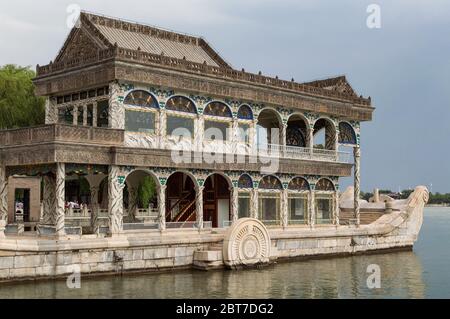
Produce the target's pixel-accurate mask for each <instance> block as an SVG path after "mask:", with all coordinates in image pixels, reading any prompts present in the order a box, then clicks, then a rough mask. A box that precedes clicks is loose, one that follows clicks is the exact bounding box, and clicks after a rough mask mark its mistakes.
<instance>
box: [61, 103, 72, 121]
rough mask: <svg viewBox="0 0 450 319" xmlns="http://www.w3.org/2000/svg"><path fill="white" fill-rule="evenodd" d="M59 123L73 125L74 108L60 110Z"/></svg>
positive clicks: (67, 107)
mask: <svg viewBox="0 0 450 319" xmlns="http://www.w3.org/2000/svg"><path fill="white" fill-rule="evenodd" d="M58 123H62V124H70V125H72V124H73V106H65V107H60V108H58Z"/></svg>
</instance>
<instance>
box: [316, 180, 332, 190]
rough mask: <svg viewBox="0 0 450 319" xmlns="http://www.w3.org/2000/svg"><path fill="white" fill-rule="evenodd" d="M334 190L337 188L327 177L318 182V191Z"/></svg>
mask: <svg viewBox="0 0 450 319" xmlns="http://www.w3.org/2000/svg"><path fill="white" fill-rule="evenodd" d="M334 190H335V189H334V185H333V183H332V182H331V181H330V180H329V179H327V178H322V179H321V180H319V181H318V182H317V184H316V191H334Z"/></svg>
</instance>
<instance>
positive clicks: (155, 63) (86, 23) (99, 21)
mask: <svg viewBox="0 0 450 319" xmlns="http://www.w3.org/2000/svg"><path fill="white" fill-rule="evenodd" d="M78 22H79V24H78V25H77V26H76V27H74V28H73V29H72V31H71V32H70V34H69V36H68V37H67V40H66V42H65V44H64V46H63V47H62V49H61V50H60V52H59V54H58V56H57V57H56V59H55V61H54V62H50V64H48V65H45V66H39V65H38V66H37V68H36V71H37V77H36V79H35V84H36V83H42V85H41V91H40V92H47V93H46V94H48V92H50V91H52V92H53V91H55V90H56V89H55V88H54V86H53V85H50V84H49V82H48V81H49V80H48V78H51V77H53V76H60V75H61V74H63V73H66V72H68V71H69V70H70V71H72V70H76V69H83V68H87V67H91V66H97V65H109V67H111V65H114V63H117V62H124V63H132V64H139V65H148V66H152V67H157V68H162V69H168V70H175V71H180V72H183V73H186V74H195V75H196V76H198V75H201V76H205V78H209V79H212V78H214V79H220V80H226V81H230V82H233V83H238V82H239V83H245V84H250V85H256V86H258V87H264V88H268V89H275V90H277V91H278V92H280V91H281V90H284V91H286V92H291V93H300V94H304V95H308V96H312V97H320V98H327V99H332V100H335V101H339V102H347V103H348V102H350V103H351V104H353V105H355V106H358V107H362V108H365V109H367V112H372V111H373V108H372V106H371V99H370V98H363V97H362V96H358V95H357V94H356V93H355V91H354V90H353V88H352V87H351V86H350V84H349V83H348V82H347V80H346V78H345V76H340V77H335V78H329V79H325V80H319V81H314V82H307V83H298V82H295V81H294V80H293V79H292V80H291V81H286V80H282V79H279V78H278V77H269V76H265V75H262V74H261V72H259V73H258V74H254V73H250V72H246V71H245V70H244V69H242V70H236V69H233V68H232V67H231V66H230V65H229V64H228V63H227V62H226V61H225V60H224V59H223V58H222V57H221V56H220V55H219V54H218V53H217V52H216V51H214V50H213V49H212V47H211V46H210V45H208V43H207V42H206V41H205V40H204V39H203V38H200V37H195V36H191V35H186V34H182V33H176V32H172V31H167V30H163V29H159V28H156V27H152V26H148V25H144V24H138V23H135V22H128V21H124V20H119V19H115V18H109V17H104V16H100V15H96V14H92V13H86V12H82V13H81V15H80V19H79V21H78ZM113 72H115V71H111V72H109V73H108V79H109V78H110V77H111V76H112V77H114V76H115V73H113ZM111 74H112V75H111ZM91 77H92V79H91V80H92V81H94V80H95V79H96V78H97V77H99V75H97V74H94V73H92V74H91ZM81 80H82V81H84V78H83V79H81ZM81 80H80V81H81ZM45 81H47V82H45ZM50 81H51V80H50ZM74 81H75V79H73V81H72V82H74ZM58 83H59V82H58ZM58 83H56V82H55V85H57V86H58V88H59V87H60V84H58ZM41 94H43V95H45V93H41ZM364 112H366V111H364ZM364 118H366V117H364Z"/></svg>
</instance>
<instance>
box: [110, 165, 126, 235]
mask: <svg viewBox="0 0 450 319" xmlns="http://www.w3.org/2000/svg"><path fill="white" fill-rule="evenodd" d="M119 172H120V168H119V167H118V166H116V165H111V166H110V167H109V176H108V213H109V233H110V235H111V236H115V235H118V234H120V233H122V231H123V188H124V185H121V183H120V181H119Z"/></svg>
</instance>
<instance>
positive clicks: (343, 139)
mask: <svg viewBox="0 0 450 319" xmlns="http://www.w3.org/2000/svg"><path fill="white" fill-rule="evenodd" d="M339 143H341V144H351V145H356V144H357V141H356V134H355V131H354V130H353V127H352V126H351V125H350V124H348V123H345V122H341V123H339Z"/></svg>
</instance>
